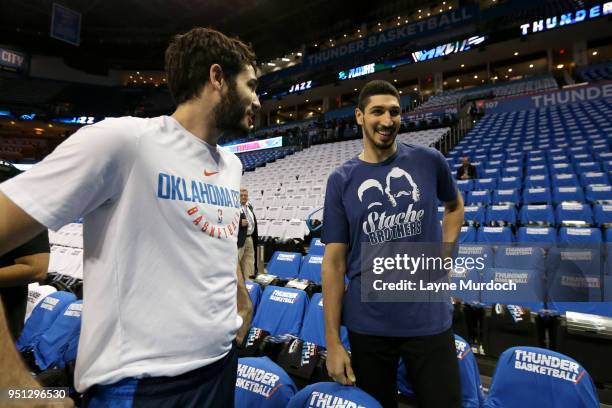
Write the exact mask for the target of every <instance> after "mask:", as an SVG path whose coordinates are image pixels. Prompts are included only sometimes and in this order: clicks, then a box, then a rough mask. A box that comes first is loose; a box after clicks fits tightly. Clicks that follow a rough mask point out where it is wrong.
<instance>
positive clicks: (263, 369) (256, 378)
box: [234, 357, 297, 408]
mask: <svg viewBox="0 0 612 408" xmlns="http://www.w3.org/2000/svg"><path fill="white" fill-rule="evenodd" d="M296 391H297V387H296V386H295V384H294V383H293V380H292V379H291V377H289V375H288V374H287V373H286V372H285V371H284V370H283V369H282V368H280V367H279V366H278V365H277V364H276V363H274V362H273V361H272V360H270V359H269V358H268V357H243V358H240V359H238V374H237V376H236V391H235V394H234V398H235V401H234V404H235V406H236V407H258V408H284V407H286V406H287V404H288V403H289V400H290V399H291V397H293V396H294V395H295V393H296Z"/></svg>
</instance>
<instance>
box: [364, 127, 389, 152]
mask: <svg viewBox="0 0 612 408" xmlns="http://www.w3.org/2000/svg"><path fill="white" fill-rule="evenodd" d="M392 132H393V137H392V138H390V139H389V141H386V142H379V141H377V140H376V136H375V133H376V129H375V128H374V129H372V132H371V133H369V132H368V131H366V132H365V133H366V137H367V138H368V140H369V141H370V142H372V144H373V145H374V146H375V147H376V148H377V149H380V150H387V149H390V148H392V147H393V145H394V143H395V139H396V138H397V129H396V128H395V127H394V128H393V130H392Z"/></svg>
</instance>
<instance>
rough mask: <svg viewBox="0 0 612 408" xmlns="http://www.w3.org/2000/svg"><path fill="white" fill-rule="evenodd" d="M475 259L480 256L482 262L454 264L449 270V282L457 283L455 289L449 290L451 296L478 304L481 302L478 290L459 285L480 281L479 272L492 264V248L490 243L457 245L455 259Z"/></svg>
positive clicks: (467, 302)
mask: <svg viewBox="0 0 612 408" xmlns="http://www.w3.org/2000/svg"><path fill="white" fill-rule="evenodd" d="M468 258H471V259H475V258H480V259H481V262H482V263H483V264H482V267H481V265H476V264H475V263H470V264H469V265H468V264H462V265H459V264H456V265H455V268H454V269H453V270H452V271H451V282H454V283H455V284H456V285H457V290H451V291H450V294H451V296H453V297H455V298H457V299H461V300H462V301H463V303H466V304H471V305H479V304H480V303H481V299H480V291H479V290H469V289H464V288H462V287H461V286H460V282H461V281H464V282H467V281H470V280H471V281H472V282H480V281H481V278H480V277H481V273H482V271H483V270H486V269H488V268H491V267H492V266H493V248H492V247H491V246H490V245H469V244H468V245H459V246H458V248H457V259H468Z"/></svg>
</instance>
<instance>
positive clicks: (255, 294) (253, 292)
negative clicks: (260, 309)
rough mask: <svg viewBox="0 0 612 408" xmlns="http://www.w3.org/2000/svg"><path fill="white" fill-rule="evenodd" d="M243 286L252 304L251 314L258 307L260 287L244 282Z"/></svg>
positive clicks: (251, 282)
mask: <svg viewBox="0 0 612 408" xmlns="http://www.w3.org/2000/svg"><path fill="white" fill-rule="evenodd" d="M244 284H245V286H246V288H247V291H248V292H249V297H250V298H251V303H252V304H253V314H254V313H255V312H256V311H257V305H259V299H261V286H259V284H257V283H255V282H253V281H246V282H245V283H244Z"/></svg>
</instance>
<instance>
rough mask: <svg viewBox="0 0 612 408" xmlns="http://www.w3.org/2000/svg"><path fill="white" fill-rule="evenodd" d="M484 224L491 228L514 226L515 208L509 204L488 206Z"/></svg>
mask: <svg viewBox="0 0 612 408" xmlns="http://www.w3.org/2000/svg"><path fill="white" fill-rule="evenodd" d="M486 223H487V225H491V226H504V225H515V224H516V207H515V206H514V205H510V204H501V205H490V206H489V207H488V208H487V215H486Z"/></svg>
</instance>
